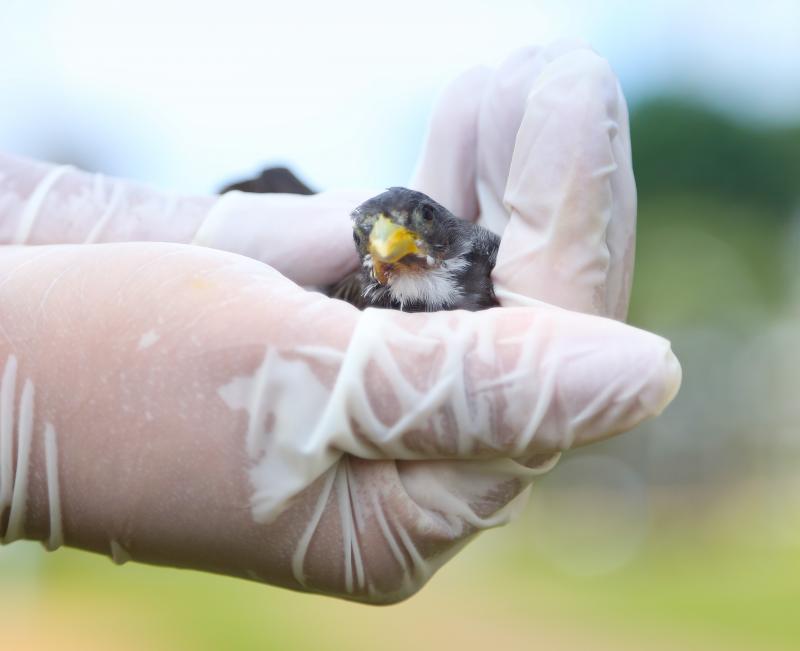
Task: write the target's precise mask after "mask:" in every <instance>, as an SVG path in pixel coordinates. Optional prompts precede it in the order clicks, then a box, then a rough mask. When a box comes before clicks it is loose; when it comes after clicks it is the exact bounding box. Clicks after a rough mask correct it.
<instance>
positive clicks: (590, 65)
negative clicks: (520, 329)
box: [493, 49, 636, 318]
mask: <svg viewBox="0 0 800 651" xmlns="http://www.w3.org/2000/svg"><path fill="white" fill-rule="evenodd" d="M504 200H505V204H506V205H507V207H508V209H509V210H510V211H511V220H510V222H509V224H508V226H507V228H506V231H505V233H504V237H503V241H502V242H501V245H500V250H499V253H498V262H497V266H496V267H495V270H494V273H493V278H494V281H495V285H496V288H497V290H498V297H499V298H500V300H501V303H502V304H503V305H522V304H525V303H526V302H527V299H528V298H536V299H540V300H544V301H547V302H553V303H556V304H559V305H563V306H564V307H568V308H570V309H574V310H580V311H586V312H590V313H594V314H602V315H613V316H615V317H617V318H621V317H624V314H625V311H626V307H627V297H628V294H629V291H630V280H631V272H632V266H633V245H634V228H635V214H636V209H635V186H634V181H633V172H632V167H631V158H630V146H629V137H628V124H627V110H626V107H625V101H624V98H623V97H622V95H621V92H620V89H619V84H618V83H617V80H616V77H615V76H614V74H613V72H612V71H611V69H610V67H609V66H608V63H607V62H606V61H604V60H603V59H601V58H600V57H598V56H597V55H596V54H594V53H593V52H591V51H590V50H585V49H576V50H570V51H568V52H567V53H566V54H561V55H560V56H557V57H555V58H554V59H553V60H552V61H550V62H549V63H548V64H547V65H546V66H545V67H544V68H543V70H542V72H541V74H540V75H539V76H538V77H537V78H536V80H535V83H534V85H533V87H532V88H531V90H530V92H529V94H528V97H527V102H526V108H525V114H524V117H523V119H522V123H521V125H520V129H519V133H518V134H517V139H516V143H515V147H514V154H513V159H512V162H511V168H510V171H509V178H508V184H507V187H506V190H505V195H504Z"/></svg>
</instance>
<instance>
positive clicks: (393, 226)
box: [330, 187, 500, 312]
mask: <svg viewBox="0 0 800 651" xmlns="http://www.w3.org/2000/svg"><path fill="white" fill-rule="evenodd" d="M351 216H352V220H353V240H354V242H355V246H356V251H357V252H358V256H359V258H360V260H361V268H360V269H359V270H358V271H357V272H355V273H354V274H352V275H350V276H348V277H346V278H345V279H343V280H342V281H340V282H339V283H337V284H336V285H334V286H333V287H332V288H330V295H331V296H332V297H334V298H340V299H343V300H346V301H348V302H350V303H352V304H353V305H355V306H356V307H358V308H366V307H383V308H392V309H397V310H402V311H404V312H434V311H437V310H482V309H486V308H489V307H493V306H495V305H497V299H496V298H495V295H494V287H493V286H492V280H491V278H490V274H491V272H492V269H493V268H494V265H495V262H496V260H497V249H498V247H499V245H500V238H499V237H498V236H497V235H495V234H494V233H492V232H491V231H488V230H486V229H485V228H482V227H481V226H478V225H476V224H472V223H470V222H467V221H465V220H463V219H459V218H458V217H456V216H455V215H453V214H452V213H451V212H450V211H448V210H447V209H446V208H445V207H444V206H442V205H440V204H438V203H436V202H435V201H434V200H433V199H431V198H430V197H429V196H427V195H425V194H423V193H422V192H416V191H414V190H409V189H407V188H399V187H396V188H389V189H388V190H386V192H383V193H381V194H379V195H377V196H376V197H373V198H371V199H369V200H367V201H365V202H364V203H362V204H361V205H360V206H358V207H357V208H356V209H355V210H354V211H353V213H352V215H351Z"/></svg>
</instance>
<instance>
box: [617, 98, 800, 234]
mask: <svg viewBox="0 0 800 651" xmlns="http://www.w3.org/2000/svg"><path fill="white" fill-rule="evenodd" d="M631 139H632V147H633V161H634V168H635V172H636V180H637V184H638V188H639V194H640V196H642V197H645V198H646V199H648V200H650V199H653V198H655V197H659V196H664V195H666V196H669V195H672V194H674V193H679V194H686V193H698V194H701V195H702V196H704V197H706V198H708V197H714V198H720V199H724V200H727V201H732V202H736V203H740V202H744V203H746V204H749V205H750V206H751V207H758V208H762V209H764V210H765V213H764V215H763V217H765V218H767V219H775V220H783V221H785V220H786V219H787V218H788V217H789V215H790V214H791V210H792V209H794V208H796V207H797V200H798V179H800V124H799V125H794V126H786V127H775V126H764V125H758V124H747V123H744V122H737V121H735V120H734V119H732V118H729V117H726V116H725V115H723V114H721V113H719V112H717V111H714V110H712V109H710V108H707V107H704V106H703V105H701V104H698V103H696V102H693V101H690V100H686V99H680V98H674V97H662V98H659V99H651V100H649V101H646V102H644V103H642V104H640V105H639V106H637V107H636V108H635V110H634V111H633V112H632V114H631Z"/></svg>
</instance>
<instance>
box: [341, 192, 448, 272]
mask: <svg viewBox="0 0 800 651" xmlns="http://www.w3.org/2000/svg"><path fill="white" fill-rule="evenodd" d="M352 218H353V239H354V240H355V244H356V249H357V250H358V254H359V256H360V257H361V260H362V264H363V265H364V266H365V267H366V268H367V269H368V270H369V271H370V274H371V276H372V277H373V278H374V279H375V280H376V281H377V282H378V283H380V284H381V285H387V284H390V283H391V282H392V280H394V279H396V278H398V277H401V276H404V275H408V274H419V273H424V272H425V271H427V270H430V269H432V268H438V267H439V266H440V265H441V264H442V262H443V261H444V260H445V259H447V258H448V257H449V255H450V253H451V249H452V244H453V241H454V235H455V227H454V223H455V224H457V223H458V220H457V218H456V217H455V216H454V215H453V214H452V213H450V212H449V211H448V210H447V209H446V208H445V207H444V206H441V205H440V204H438V203H436V202H435V201H434V200H433V199H431V198H430V197H428V196H427V195H425V194H423V193H421V192H416V191H414V190H409V189H407V188H389V189H388V190H386V192H383V193H381V194H379V195H378V196H376V197H373V198H371V199H369V200H368V201H365V202H364V203H362V204H361V205H360V206H358V208H356V209H355V210H354V211H353V213H352Z"/></svg>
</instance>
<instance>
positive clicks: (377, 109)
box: [0, 0, 800, 651]
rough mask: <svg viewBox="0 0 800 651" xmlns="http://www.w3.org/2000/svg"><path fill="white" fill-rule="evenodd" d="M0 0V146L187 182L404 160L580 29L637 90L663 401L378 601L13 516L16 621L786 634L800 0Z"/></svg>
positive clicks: (350, 173)
mask: <svg viewBox="0 0 800 651" xmlns="http://www.w3.org/2000/svg"><path fill="white" fill-rule="evenodd" d="M200 4H201V3H191V4H190V3H183V4H178V3H171V2H167V1H161V2H150V1H139V2H135V3H134V2H127V3H123V2H113V1H108V0H106V1H104V2H100V1H97V2H89V1H74V2H53V1H51V2H45V1H43V2H23V1H19V2H15V1H14V0H3V1H2V2H1V3H0V98H1V99H0V149H2V150H5V151H10V152H13V153H17V154H22V155H28V156H32V157H37V158H42V159H47V160H52V161H60V162H69V163H73V164H76V165H78V166H80V167H83V168H85V169H88V170H92V171H102V172H104V173H108V174H112V175H118V176H124V177H129V178H134V179H139V180H141V181H145V182H148V183H151V184H154V185H157V186H159V187H161V188H164V189H171V190H176V191H179V192H203V193H205V192H213V191H215V190H216V189H218V188H219V187H220V186H221V185H223V184H224V183H225V182H227V181H230V180H233V179H237V178H240V177H242V176H246V175H249V174H252V173H254V172H256V171H258V170H259V169H260V168H261V167H262V166H263V165H265V164H277V163H283V164H289V165H290V166H291V167H292V168H293V169H294V170H295V171H296V172H298V173H299V174H300V176H301V177H302V178H303V179H304V180H305V181H307V182H308V183H310V184H311V185H312V186H314V187H315V188H318V189H324V188H330V187H335V186H368V185H369V186H375V187H385V186H388V185H392V184H403V183H404V182H405V181H406V180H407V179H408V178H409V176H410V174H411V172H412V169H413V165H414V162H415V159H416V156H417V153H418V152H419V150H420V146H421V143H422V138H423V134H424V130H425V124H426V120H427V117H428V115H429V114H430V112H431V109H432V106H433V104H434V101H435V98H436V95H437V93H438V92H439V90H440V89H441V88H442V86H443V85H444V84H445V83H446V82H447V81H448V80H449V79H450V78H452V77H453V76H454V75H456V74H458V73H459V72H460V71H461V70H463V69H465V68H466V67H469V66H471V65H473V64H477V63H490V64H491V63H497V62H499V61H500V60H502V58H503V57H504V56H505V55H506V54H508V53H509V52H510V51H512V50H514V49H515V48H517V47H519V46H523V45H526V44H531V43H541V42H547V41H549V40H551V39H553V38H555V37H558V36H580V37H582V38H584V39H586V40H587V41H589V42H590V43H591V44H592V45H593V47H594V48H595V49H596V50H597V51H598V52H600V53H601V54H602V55H603V56H605V57H607V58H608V59H609V60H610V61H611V64H612V66H613V67H614V69H615V70H616V72H617V74H618V75H619V77H620V79H621V82H622V86H623V89H624V91H625V94H626V96H627V98H628V101H629V104H630V106H631V111H632V122H631V130H632V139H633V149H634V167H635V172H636V177H637V183H638V189H639V202H640V203H639V241H638V250H637V263H636V277H635V285H634V292H633V301H632V306H631V316H630V320H631V322H632V323H634V324H636V325H639V326H642V327H645V328H648V329H651V330H654V331H656V332H659V333H661V334H663V335H664V336H666V337H668V338H669V339H671V340H672V341H673V345H674V348H675V350H676V351H677V354H678V356H679V357H680V359H681V361H682V363H683V367H684V384H683V388H682V390H681V393H680V395H679V396H678V398H677V400H676V401H675V403H674V404H673V405H672V406H671V407H670V408H669V409H668V410H667V412H666V413H665V414H664V416H663V417H662V418H660V419H658V420H657V421H656V422H653V423H650V424H648V425H646V426H644V427H640V428H639V429H638V430H636V431H634V432H631V433H629V434H626V435H624V436H621V437H619V438H617V439H615V440H613V441H610V442H607V443H605V444H601V445H596V446H593V447H591V448H589V449H585V450H581V451H578V452H574V453H570V454H569V455H568V456H567V457H566V459H565V460H564V461H563V462H562V464H561V465H560V466H559V467H558V468H557V469H556V471H554V472H553V473H552V474H551V475H549V476H547V477H546V478H544V479H543V480H542V481H541V482H540V483H539V484H538V485H537V487H536V489H535V491H534V493H533V497H532V500H531V503H530V506H529V508H528V509H527V511H526V512H525V515H524V516H523V517H522V518H521V519H520V520H519V521H518V522H516V523H514V524H513V525H511V526H509V527H507V528H505V529H503V530H499V531H492V532H488V533H486V534H484V535H483V536H482V537H481V538H479V539H478V540H477V541H476V542H474V543H473V544H472V545H471V546H470V547H468V549H467V550H466V551H465V552H464V553H462V554H461V555H460V556H459V557H457V558H456V559H455V560H454V561H452V562H450V563H449V564H448V565H447V566H446V567H445V568H444V569H443V570H441V572H440V573H439V574H438V575H437V576H436V577H435V578H434V579H433V580H432V582H431V583H430V585H429V586H428V587H427V588H426V589H424V590H423V591H422V592H421V593H420V594H419V595H418V596H416V597H414V598H413V599H411V600H410V601H408V602H407V603H404V604H400V605H398V606H393V607H389V608H380V609H378V608H368V607H364V606H357V605H352V604H347V603H343V602H337V601H335V600H331V599H326V598H322V597H317V596H305V595H298V594H294V593H290V592H287V591H284V590H278V589H273V588H270V587H265V586H260V585H255V584H252V585H251V584H248V583H245V582H239V581H234V580H231V579H226V578H220V577H214V576H208V575H202V574H196V573H190V572H180V571H172V570H164V569H153V568H149V567H143V566H135V565H128V566H124V567H121V568H117V567H114V566H113V565H112V564H111V562H110V561H108V560H107V559H105V558H102V557H97V556H92V555H89V554H84V553H80V552H73V551H69V550H62V551H59V552H58V553H56V554H52V555H46V554H45V553H44V552H43V551H42V550H41V549H40V548H39V547H38V546H36V545H32V544H26V543H17V544H15V545H12V546H11V547H8V548H3V549H0V631H2V638H3V640H4V647H5V648H8V649H39V648H42V649H51V648H59V649H62V650H63V649H72V648H75V649H90V650H91V649H109V648H113V649H127V648H130V649H172V648H195V649H217V648H221V647H225V648H237V649H256V648H258V649H264V648H295V649H305V648H308V649H319V648H333V649H339V648H341V649H373V648H376V647H380V648H384V649H406V648H419V649H429V648H430V649H434V648H441V647H443V646H445V645H447V646H448V648H453V649H485V648H487V647H494V648H503V649H532V648H548V649H553V650H556V651H558V650H561V649H569V650H572V649H576V650H577V649H581V650H585V649H593V650H600V651H604V650H606V649H608V650H611V649H614V650H619V649H622V650H625V649H638V650H641V649H675V648H682V649H701V648H702V649H704V650H706V651H711V650H716V649H725V650H731V649H733V650H738V649H742V650H744V649H759V650H772V649H774V650H778V649H787V650H788V649H797V648H800V616H799V615H800V3H798V2H797V0H764V1H763V2H760V3H758V4H756V3H749V2H742V1H739V0H729V1H727V2H722V1H721V0H720V1H710V2H701V3H698V2H688V1H684V0H674V1H672V2H666V1H664V0H655V1H653V2H648V3H638V2H633V1H631V2H623V1H613V0H607V1H605V2H588V1H584V2H581V1H578V2H570V3H563V2H555V1H552V2H551V1H547V0H544V1H540V2H536V3H533V2H529V1H527V0H517V1H508V2H504V3H498V4H502V6H501V7H494V8H490V7H489V3H481V2H477V1H474V2H473V1H472V0H459V1H456V0H446V1H444V2H440V3H432V2H421V1H417V0H410V1H407V2H403V3H397V4H395V5H393V6H385V7H378V6H377V4H378V3H373V2H364V3H358V2H349V1H347V0H343V1H340V2H336V3H327V4H323V3H319V4H314V3H305V2H293V3H287V4H284V3H270V2H241V1H239V0H228V2H225V3H217V4H213V5H212V6H200Z"/></svg>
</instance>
